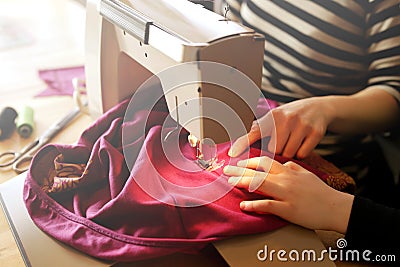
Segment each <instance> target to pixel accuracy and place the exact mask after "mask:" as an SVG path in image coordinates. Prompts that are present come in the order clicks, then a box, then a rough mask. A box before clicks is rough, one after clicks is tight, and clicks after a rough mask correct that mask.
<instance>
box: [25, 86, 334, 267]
mask: <svg viewBox="0 0 400 267" xmlns="http://www.w3.org/2000/svg"><path fill="white" fill-rule="evenodd" d="M149 91H150V90H149ZM149 97H151V93H149V94H148V95H146V94H144V95H142V96H140V97H139V99H140V100H141V101H139V102H138V103H137V105H138V106H139V107H138V109H137V111H136V112H134V113H133V114H128V115H127V116H131V119H130V120H129V122H125V123H124V121H123V117H124V115H125V111H126V108H127V105H128V101H124V102H123V103H121V104H119V105H118V106H116V107H115V108H113V109H112V110H110V111H109V112H107V113H106V114H105V115H103V116H102V117H101V118H100V119H98V120H97V121H96V122H95V123H94V124H93V125H92V126H90V127H89V128H88V129H87V130H86V131H85V132H84V133H83V134H82V136H81V138H80V139H79V141H78V143H77V144H76V145H59V144H51V145H48V146H46V147H44V148H43V149H42V150H40V151H39V152H38V153H37V154H36V156H35V158H34V159H33V162H32V165H31V168H30V170H29V172H28V175H27V178H26V181H25V185H24V201H25V203H26V207H27V210H28V212H29V214H30V216H31V218H32V220H33V221H34V222H35V224H36V225H37V226H38V227H39V228H40V229H42V230H43V231H44V232H46V233H48V234H49V235H51V236H53V237H54V238H56V239H58V240H60V241H62V242H64V243H66V244H68V245H70V246H72V247H74V248H76V249H78V250H80V251H83V252H85V253H87V254H89V255H92V256H95V257H98V258H102V259H108V260H114V261H125V262H126V261H135V260H140V259H146V258H152V257H158V256H162V255H166V254H171V253H174V252H188V253H193V252H196V251H198V250H199V249H201V248H202V247H204V246H205V245H206V244H208V243H210V242H213V241H217V240H220V239H224V238H227V237H231V236H237V235H242V234H252V233H259V232H265V231H271V230H274V229H277V228H280V227H282V226H284V225H286V224H287V223H286V222H285V221H283V220H282V219H280V218H278V217H275V216H272V215H260V214H253V213H244V212H242V211H241V210H240V208H239V203H240V201H242V200H244V199H257V198H260V197H261V196H259V195H257V194H254V193H249V192H247V191H246V190H241V189H237V188H232V187H231V186H230V185H229V184H228V183H227V179H228V177H226V176H223V175H221V172H222V169H219V170H217V171H215V172H207V171H201V172H197V173H188V172H184V171H182V170H180V169H179V168H176V167H175V166H173V165H171V164H170V163H169V162H168V160H167V159H166V157H165V155H164V154H163V153H162V151H161V150H160V145H161V142H162V140H161V124H162V123H163V121H164V120H165V119H166V117H167V114H168V113H167V112H166V111H167V109H166V105H165V102H163V101H160V102H159V103H158V104H157V105H156V106H155V107H154V108H153V109H152V110H151V111H149V110H147V109H146V108H145V104H143V103H146V101H147V99H148V98H149ZM140 105H143V108H141V107H140ZM263 108H264V109H265V102H262V103H261V109H260V110H262V109H263ZM265 110H266V109H265ZM146 117H147V119H146ZM142 126H145V128H146V134H145V135H142V134H141V133H140V131H139V130H138V129H140V128H141V127H142ZM127 127H128V128H127ZM123 130H124V132H125V131H126V130H127V131H126V132H127V133H129V134H128V135H129V136H126V137H125V138H127V139H125V140H129V142H128V143H125V144H123V143H122V141H121V140H122V138H121V135H122V131H123ZM185 139H186V133H185V132H184V131H183V132H181V135H180V139H179V140H180V149H181V151H182V153H183V154H184V155H185V156H186V157H187V158H194V156H195V154H194V151H193V148H191V147H190V146H189V145H188V144H187V142H186V140H185ZM123 147H125V149H127V150H128V151H129V152H130V153H132V155H133V156H132V157H133V158H134V162H135V164H134V165H133V169H132V171H131V172H130V171H129V169H128V167H127V165H126V163H125V161H124V155H123V153H122V148H123ZM229 147H230V144H228V143H226V144H221V145H219V146H218V155H219V157H220V159H225V160H226V162H227V163H228V162H229V161H230V160H231V159H229V157H228V156H227V151H228V149H229ZM260 153H261V151H260V150H259V149H258V148H256V147H253V148H251V150H250V154H251V155H250V156H257V155H260ZM60 154H62V157H63V160H64V161H65V162H69V163H79V164H86V168H85V170H84V172H83V174H82V176H81V177H80V181H79V183H78V184H77V185H76V187H75V188H74V189H72V190H66V191H61V192H56V193H49V194H46V193H45V192H44V191H43V185H44V181H45V180H47V181H48V179H49V177H52V176H53V175H54V163H53V161H54V159H56V158H57V157H58V156H59V155H60ZM58 158H59V157H58ZM237 160H238V159H235V160H233V161H232V160H231V161H230V162H229V163H230V164H235V162H236V161H237ZM277 160H279V161H281V162H284V161H286V160H287V159H285V158H282V157H277ZM154 166H155V167H156V168H154ZM312 171H314V172H315V173H316V174H317V175H319V176H320V177H321V178H322V179H325V178H326V177H325V174H323V173H321V172H318V171H316V170H312ZM157 172H158V174H160V175H157ZM138 178H140V179H143V180H144V181H148V183H149V184H150V185H151V186H153V188H156V190H160V191H162V192H161V193H163V195H164V197H165V199H164V200H166V199H172V200H173V201H175V203H177V204H178V205H177V206H174V205H168V204H165V203H163V202H162V201H159V200H157V199H154V198H153V197H151V196H149V195H148V194H147V193H146V192H144V190H142V188H141V187H140V186H138V183H137V181H138V180H137V179H138ZM163 179H165V180H167V181H172V182H173V183H175V184H178V185H183V186H187V187H196V186H200V185H204V184H209V183H211V182H215V185H213V186H215V189H216V190H217V189H218V188H227V187H229V190H228V191H229V192H228V193H227V194H225V195H223V196H222V197H220V198H218V199H216V200H215V201H213V202H211V203H209V204H207V205H201V206H197V207H179V205H181V206H182V205H186V204H188V205H191V203H196V202H197V201H198V199H199V194H201V193H200V191H198V190H191V191H190V194H183V193H182V192H176V191H169V187H168V185H167V184H166V183H165V180H163ZM209 193H210V194H211V193H212V192H209Z"/></svg>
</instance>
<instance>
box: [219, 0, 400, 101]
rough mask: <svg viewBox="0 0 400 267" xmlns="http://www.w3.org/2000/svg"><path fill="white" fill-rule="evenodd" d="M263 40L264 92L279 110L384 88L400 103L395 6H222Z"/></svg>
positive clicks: (269, 1)
mask: <svg viewBox="0 0 400 267" xmlns="http://www.w3.org/2000/svg"><path fill="white" fill-rule="evenodd" d="M227 3H228V4H229V6H230V12H229V13H228V14H230V15H231V16H234V17H236V18H239V20H241V21H242V22H243V24H245V25H247V26H249V27H251V28H253V29H255V30H256V31H257V32H260V33H262V34H264V35H265V38H266V42H265V53H264V68H263V81H262V89H263V91H264V93H265V95H266V96H267V97H268V98H271V99H274V100H277V101H279V102H289V101H292V100H296V99H300V98H304V97H310V96H321V95H347V94H353V93H355V92H358V91H360V90H363V89H365V88H367V87H369V86H373V85H382V86H380V88H381V89H384V90H386V91H388V92H389V93H390V94H392V95H393V96H394V97H395V98H396V99H397V100H398V101H400V7H399V5H400V0H376V1H369V0H314V1H311V0H289V1H285V0H247V1H246V0H244V1H243V3H242V0H228V1H227Z"/></svg>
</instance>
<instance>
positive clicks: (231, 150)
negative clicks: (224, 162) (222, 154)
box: [228, 147, 235, 157]
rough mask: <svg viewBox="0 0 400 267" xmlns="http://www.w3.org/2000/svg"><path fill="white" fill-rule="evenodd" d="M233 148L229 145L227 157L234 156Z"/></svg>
mask: <svg viewBox="0 0 400 267" xmlns="http://www.w3.org/2000/svg"><path fill="white" fill-rule="evenodd" d="M234 152H235V150H234V149H233V147H231V148H230V149H229V151H228V156H229V157H234V156H235V153H234Z"/></svg>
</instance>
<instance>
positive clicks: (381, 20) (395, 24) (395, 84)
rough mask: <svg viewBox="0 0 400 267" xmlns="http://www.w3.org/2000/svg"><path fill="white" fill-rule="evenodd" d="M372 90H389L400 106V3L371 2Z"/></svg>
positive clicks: (368, 27) (398, 0) (396, 0)
mask: <svg viewBox="0 0 400 267" xmlns="http://www.w3.org/2000/svg"><path fill="white" fill-rule="evenodd" d="M370 4H371V6H370V8H371V10H370V12H369V15H368V16H367V23H366V36H367V39H368V40H369V41H368V45H369V47H368V55H369V57H368V60H369V77H368V78H369V79H368V88H375V89H376V90H385V91H386V92H388V93H389V94H391V95H392V96H393V97H394V98H395V99H396V100H397V101H398V103H400V7H399V5H400V0H386V1H373V2H371V1H370Z"/></svg>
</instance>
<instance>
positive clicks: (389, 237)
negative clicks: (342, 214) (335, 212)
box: [345, 196, 400, 259]
mask: <svg viewBox="0 0 400 267" xmlns="http://www.w3.org/2000/svg"><path fill="white" fill-rule="evenodd" d="M345 238H346V241H347V242H348V245H349V247H351V248H361V249H368V250H371V251H373V252H385V253H386V254H387V252H395V253H397V254H400V253H399V252H400V210H396V209H394V208H389V207H386V206H383V205H380V204H377V203H374V202H373V201H371V200H368V199H365V198H362V197H360V196H355V198H354V202H353V206H352V210H351V215H350V220H349V224H348V227H347V233H346V236H345ZM397 256H400V255H397ZM399 259H400V258H399Z"/></svg>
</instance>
